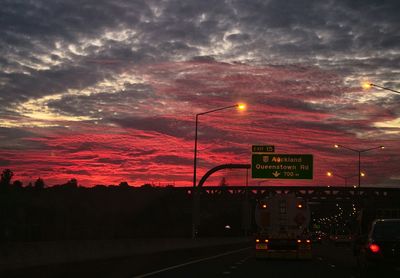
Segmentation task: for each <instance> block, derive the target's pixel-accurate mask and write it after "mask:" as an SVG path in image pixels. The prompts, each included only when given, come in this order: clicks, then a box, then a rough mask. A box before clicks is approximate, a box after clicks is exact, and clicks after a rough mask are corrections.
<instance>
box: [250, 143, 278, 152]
mask: <svg viewBox="0 0 400 278" xmlns="http://www.w3.org/2000/svg"><path fill="white" fill-rule="evenodd" d="M251 152H253V153H273V152H275V146H273V145H253V146H251Z"/></svg>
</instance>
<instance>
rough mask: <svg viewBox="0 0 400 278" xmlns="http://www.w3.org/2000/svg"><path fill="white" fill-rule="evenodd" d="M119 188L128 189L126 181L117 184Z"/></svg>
mask: <svg viewBox="0 0 400 278" xmlns="http://www.w3.org/2000/svg"><path fill="white" fill-rule="evenodd" d="M119 187H120V188H128V187H129V184H128V183H127V182H126V181H122V182H120V183H119Z"/></svg>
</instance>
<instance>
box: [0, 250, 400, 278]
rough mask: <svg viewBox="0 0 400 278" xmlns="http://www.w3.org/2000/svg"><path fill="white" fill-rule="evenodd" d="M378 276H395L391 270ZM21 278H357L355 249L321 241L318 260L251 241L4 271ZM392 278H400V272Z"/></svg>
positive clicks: (12, 277)
mask: <svg viewBox="0 0 400 278" xmlns="http://www.w3.org/2000/svg"><path fill="white" fill-rule="evenodd" d="M382 274H383V273H381V275H379V278H383V277H391V276H388V275H386V274H384V275H382ZM0 277H2V278H8V277H10V278H21V277H29V278H33V277H40V278H45V277H60V278H61V277H86V278H88V277H96V278H102V277H104V278H106V277H113V278H114V277H115V278H135V277H136V278H139V277H154V278H156V277H202V278H204V277H229V278H230V277H268V278H270V277H271V278H272V277H290V278H293V277H296V278H300V277H307V278H311V277H323V278H329V277H335V278H338V277H340V278H351V277H353V278H358V277H359V274H358V268H357V264H356V260H355V259H354V257H353V256H352V252H351V249H350V247H347V246H335V245H333V244H317V245H315V246H314V247H313V259H312V260H308V261H297V260H256V259H255V258H254V257H253V249H252V247H250V246H248V245H243V244H242V245H235V246H233V245H232V246H224V247H214V248H204V249H200V250H199V249H195V250H180V251H171V252H163V253H158V254H148V255H141V256H135V257H125V258H114V259H109V260H101V261H92V262H84V263H83V262H82V263H70V264H59V265H52V266H41V267H33V268H29V269H20V270H14V271H8V272H3V273H0ZM393 277H400V272H399V273H397V274H396V275H394V276H393Z"/></svg>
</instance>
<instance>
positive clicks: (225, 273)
mask: <svg viewBox="0 0 400 278" xmlns="http://www.w3.org/2000/svg"><path fill="white" fill-rule="evenodd" d="M222 274H224V275H229V274H231V273H230V272H229V271H224V272H222Z"/></svg>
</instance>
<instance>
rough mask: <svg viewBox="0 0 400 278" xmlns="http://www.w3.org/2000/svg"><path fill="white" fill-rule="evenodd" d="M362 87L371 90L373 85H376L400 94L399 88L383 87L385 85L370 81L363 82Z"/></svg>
mask: <svg viewBox="0 0 400 278" xmlns="http://www.w3.org/2000/svg"><path fill="white" fill-rule="evenodd" d="M361 87H362V88H363V89H365V90H369V89H371V88H372V87H376V88H379V89H382V90H386V91H391V92H393V93H397V94H400V91H397V90H394V89H391V88H387V87H383V86H380V85H376V84H374V83H370V82H363V83H361Z"/></svg>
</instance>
